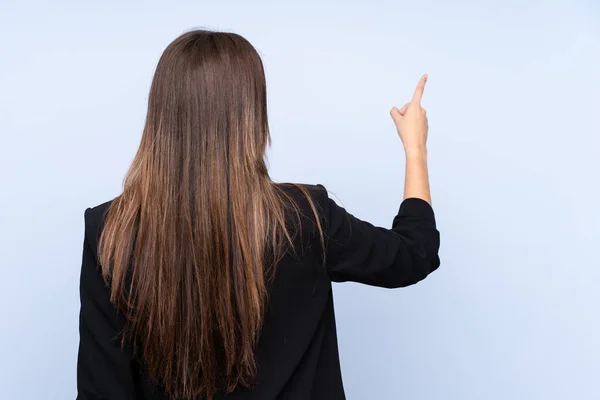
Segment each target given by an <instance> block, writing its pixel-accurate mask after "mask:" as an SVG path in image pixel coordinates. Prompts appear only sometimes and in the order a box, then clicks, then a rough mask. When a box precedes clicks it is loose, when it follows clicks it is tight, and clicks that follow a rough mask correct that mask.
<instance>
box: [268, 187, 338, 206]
mask: <svg viewBox="0 0 600 400" xmlns="http://www.w3.org/2000/svg"><path fill="white" fill-rule="evenodd" d="M277 187H278V189H279V190H281V192H282V193H283V194H284V195H285V196H286V197H288V198H289V199H290V200H292V201H293V202H294V204H295V205H296V206H298V207H299V208H300V209H302V210H306V211H310V212H314V211H317V212H319V213H322V212H323V210H324V208H325V207H326V206H327V202H328V199H329V197H328V195H327V189H326V188H325V186H323V185H321V184H316V185H312V184H305V183H279V184H277ZM314 208H316V210H314Z"/></svg>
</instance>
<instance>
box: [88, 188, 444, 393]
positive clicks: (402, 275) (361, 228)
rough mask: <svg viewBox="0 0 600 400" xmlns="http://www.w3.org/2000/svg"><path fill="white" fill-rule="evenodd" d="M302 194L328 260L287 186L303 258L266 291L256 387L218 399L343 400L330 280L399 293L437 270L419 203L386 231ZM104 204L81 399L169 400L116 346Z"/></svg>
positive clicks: (96, 220) (430, 216)
mask: <svg viewBox="0 0 600 400" xmlns="http://www.w3.org/2000/svg"><path fill="white" fill-rule="evenodd" d="M306 188H307V189H308V190H309V191H310V192H311V194H312V197H313V199H314V200H315V202H316V204H317V208H318V211H319V216H320V222H321V223H322V226H323V227H324V232H325V245H326V250H325V257H326V263H325V265H324V264H323V259H322V257H323V249H322V247H321V242H320V238H319V235H318V234H316V231H315V224H314V222H315V221H314V219H313V220H312V221H311V218H313V217H312V215H313V213H312V210H311V208H310V205H309V203H308V201H307V200H306V199H305V198H304V196H303V195H302V194H301V192H300V191H299V190H298V189H294V188H293V187H292V186H289V187H288V189H286V190H289V191H290V194H291V195H292V196H294V198H295V199H297V203H298V204H299V206H300V209H301V211H302V213H303V215H305V216H306V219H305V222H308V223H303V224H302V230H301V231H298V233H301V234H298V235H295V240H296V242H297V243H295V244H297V248H300V249H301V251H297V252H296V255H293V254H291V253H290V254H288V255H286V256H285V257H284V258H283V259H282V260H281V261H280V263H279V265H278V266H277V270H276V274H275V278H274V279H273V282H272V284H271V287H270V288H269V296H270V300H269V305H268V309H267V312H266V315H265V320H264V326H263V330H262V333H261V337H260V340H259V344H258V348H257V349H256V358H257V362H258V381H257V384H256V386H255V387H254V388H253V389H252V390H249V389H244V388H239V389H237V390H235V391H234V392H233V393H231V394H229V395H227V396H225V395H224V394H220V395H218V396H217V397H216V399H225V398H226V399H243V400H250V399H256V400H271V399H273V400H275V399H280V400H308V399H318V400H337V399H344V398H345V395H344V388H343V384H342V377H341V373H340V362H339V356H338V346H337V336H336V328H335V316H334V308H333V298H332V290H331V282H332V281H333V282H344V281H354V282H360V283H364V284H367V285H373V286H380V287H386V288H397V287H403V286H408V285H412V284H414V283H417V282H418V281H420V280H422V279H424V278H425V277H426V276H427V275H428V274H429V273H431V272H432V271H434V270H435V269H437V268H438V266H439V264H440V261H439V258H438V248H439V233H438V231H437V229H436V224H435V218H434V213H433V210H432V208H431V207H430V205H429V204H428V203H427V202H425V201H424V200H421V199H415V198H412V199H406V200H404V201H403V202H402V204H401V206H400V210H399V212H398V214H397V215H396V217H395V218H394V220H393V224H392V229H384V228H378V227H375V226H373V225H371V224H370V223H368V222H364V221H361V220H359V219H357V218H355V217H353V216H352V215H351V214H349V213H348V212H346V211H345V210H344V209H343V208H342V207H340V206H338V205H337V204H336V203H335V202H334V201H333V200H331V199H330V198H329V197H328V195H327V191H326V190H325V188H324V187H323V186H321V185H318V186H306ZM109 204H110V203H105V204H102V205H100V206H97V207H95V208H91V209H87V210H86V212H85V239H84V244H83V265H82V268H81V283H80V293H81V312H80V322H79V331H80V344H79V354H78V363H77V389H78V396H77V398H78V399H79V400H100V399H102V400H130V399H131V400H133V399H146V400H166V399H167V396H166V395H165V394H164V391H163V390H162V389H161V388H160V387H155V386H153V385H152V384H150V382H149V381H148V378H147V376H146V375H145V373H144V371H143V368H142V365H143V363H142V362H140V360H138V359H136V358H134V356H133V354H132V350H131V348H130V347H128V346H127V345H126V346H125V347H124V348H122V347H121V340H120V337H119V336H120V334H121V332H122V330H123V327H124V316H123V315H122V314H121V313H120V312H119V311H118V310H117V309H116V308H115V307H114V306H113V305H112V304H111V303H110V301H109V288H108V287H107V286H106V285H105V283H104V281H103V279H102V276H101V272H100V269H99V266H98V263H97V243H98V237H99V234H100V232H101V229H102V225H103V221H104V214H105V212H106V210H107V209H108V206H109ZM141 357H142V358H143V355H141Z"/></svg>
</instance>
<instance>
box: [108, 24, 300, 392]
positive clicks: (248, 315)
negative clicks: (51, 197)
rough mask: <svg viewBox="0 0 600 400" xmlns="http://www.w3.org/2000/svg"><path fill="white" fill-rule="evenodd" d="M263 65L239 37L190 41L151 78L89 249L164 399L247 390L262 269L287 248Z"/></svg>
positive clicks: (262, 295)
mask: <svg viewBox="0 0 600 400" xmlns="http://www.w3.org/2000/svg"><path fill="white" fill-rule="evenodd" d="M269 140H270V137H269V129H268V122H267V98H266V84H265V76H264V71H263V66H262V62H261V60H260V57H259V55H258V54H257V52H256V51H255V49H254V48H253V47H252V45H251V44H250V43H249V42H248V41H246V40H245V39H244V38H242V37H241V36H239V35H236V34H231V33H221V32H207V31H199V30H198V31H192V32H189V33H186V34H184V35H182V36H181V37H179V38H177V39H176V40H175V41H174V42H173V43H171V44H170V45H169V46H168V47H167V49H166V50H165V52H164V54H163V55H162V57H161V58H160V61H159V63H158V66H157V68H156V73H155V75H154V79H153V82H152V87H151V90H150V96H149V101H148V114H147V119H146V124H145V127H144V132H143V136H142V140H141V144H140V147H139V150H138V152H137V154H136V157H135V159H134V161H133V163H132V166H131V168H130V170H129V172H128V174H127V177H126V179H125V185H124V190H123V193H122V195H121V196H119V197H118V198H117V199H115V201H114V202H113V203H112V205H111V207H110V210H109V212H108V215H107V218H106V223H105V226H104V230H103V233H102V236H101V240H100V248H99V256H100V263H101V265H102V266H103V273H104V275H105V277H106V279H107V280H109V281H110V285H111V291H112V292H111V296H112V301H113V302H114V303H115V304H117V305H118V306H119V307H121V308H122V309H123V310H124V311H125V312H126V314H127V315H128V323H127V332H125V339H127V340H131V341H132V342H133V344H134V347H135V348H136V349H138V350H139V351H140V352H141V353H140V354H141V356H142V359H143V361H144V364H145V367H146V370H147V371H148V373H149V375H150V377H151V378H153V379H154V380H155V381H156V382H157V383H160V384H162V385H163V386H164V388H165V389H166V391H167V393H169V394H170V395H171V396H173V397H175V398H179V397H189V398H197V397H202V396H206V397H207V398H211V397H212V396H213V394H214V393H215V392H216V391H219V390H224V391H230V390H233V388H235V387H236V386H237V385H250V384H252V382H253V379H254V377H255V375H256V365H255V360H254V348H255V345H256V342H257V340H258V335H259V332H260V328H261V324H262V320H263V315H264V312H263V311H264V306H265V301H266V289H265V281H266V279H267V278H266V273H267V272H268V271H269V270H270V268H269V266H270V265H273V264H274V263H276V261H277V259H278V258H279V257H280V256H281V253H282V252H283V251H284V247H285V246H286V245H287V244H286V243H287V241H288V240H289V234H288V232H287V230H286V227H285V222H284V207H285V204H286V203H285V198H284V197H285V196H284V195H283V194H282V192H281V191H279V189H278V187H277V186H276V185H275V184H273V182H272V181H271V180H270V178H269V175H268V171H267V167H266V162H265V151H266V147H267V145H268V143H269Z"/></svg>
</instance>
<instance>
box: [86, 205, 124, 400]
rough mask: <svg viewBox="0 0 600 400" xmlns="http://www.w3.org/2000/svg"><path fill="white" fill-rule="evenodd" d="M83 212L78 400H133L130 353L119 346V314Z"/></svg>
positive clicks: (92, 227)
mask: <svg viewBox="0 0 600 400" xmlns="http://www.w3.org/2000/svg"><path fill="white" fill-rule="evenodd" d="M90 214H92V212H91V210H90V209H88V210H86V212H85V225H86V233H85V236H84V241H83V261H82V266H81V280H80V299H81V309H80V314H79V353H78V358H77V393H78V394H77V399H78V400H101V399H102V400H131V399H135V398H136V384H135V379H134V376H135V371H134V361H133V352H132V349H131V348H130V347H129V346H125V347H122V346H121V333H122V330H123V328H124V325H125V318H124V315H122V313H119V312H118V311H117V309H116V308H115V307H114V306H113V305H112V303H111V302H110V291H109V288H108V286H107V285H106V283H105V281H104V279H103V277H102V273H101V270H100V267H99V265H98V262H97V256H96V244H97V232H98V230H99V229H98V228H97V226H98V225H97V224H96V223H95V221H94V218H93V217H91V216H90Z"/></svg>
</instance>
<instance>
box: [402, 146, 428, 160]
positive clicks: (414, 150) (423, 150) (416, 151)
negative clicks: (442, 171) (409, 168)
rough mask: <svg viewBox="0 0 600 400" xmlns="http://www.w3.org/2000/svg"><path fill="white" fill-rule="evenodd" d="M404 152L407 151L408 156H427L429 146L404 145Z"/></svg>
mask: <svg viewBox="0 0 600 400" xmlns="http://www.w3.org/2000/svg"><path fill="white" fill-rule="evenodd" d="M404 152H405V153H406V157H411V158H412V157H417V158H423V157H427V147H426V146H425V145H419V146H404Z"/></svg>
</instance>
